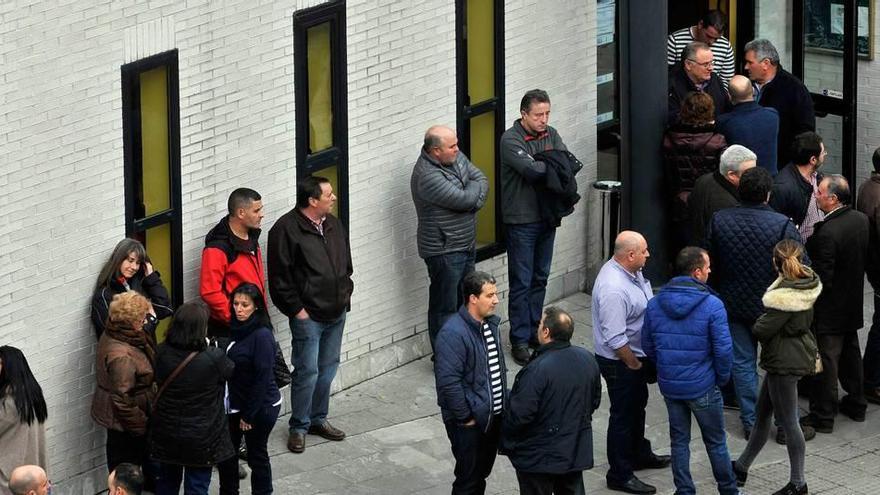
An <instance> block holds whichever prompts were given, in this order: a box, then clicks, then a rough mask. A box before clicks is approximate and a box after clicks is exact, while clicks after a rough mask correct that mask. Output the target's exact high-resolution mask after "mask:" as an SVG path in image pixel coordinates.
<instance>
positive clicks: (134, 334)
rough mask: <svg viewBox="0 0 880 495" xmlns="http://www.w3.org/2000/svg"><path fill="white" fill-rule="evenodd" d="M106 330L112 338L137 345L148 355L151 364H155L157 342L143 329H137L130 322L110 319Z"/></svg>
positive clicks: (133, 345)
mask: <svg viewBox="0 0 880 495" xmlns="http://www.w3.org/2000/svg"><path fill="white" fill-rule="evenodd" d="M104 332H105V333H106V334H107V335H108V336H110V337H111V338H114V339H116V340H118V341H120V342H125V343H126V344H128V345H130V346H132V347H137V348H138V349H140V350H141V351H143V353H144V354H146V355H147V359H148V360H149V361H150V365H153V364H155V362H156V343H155V342H154V341H153V339H151V338H150V336H149V335H148V334H147V333H146V332H144V331H143V330H135V329H134V327H132V326H131V324H130V323H128V322H120V321H113V320H108V321H107V328H106V329H104Z"/></svg>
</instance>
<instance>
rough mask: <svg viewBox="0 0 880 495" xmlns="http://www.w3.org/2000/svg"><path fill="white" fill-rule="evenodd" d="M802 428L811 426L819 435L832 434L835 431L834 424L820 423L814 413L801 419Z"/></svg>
mask: <svg viewBox="0 0 880 495" xmlns="http://www.w3.org/2000/svg"><path fill="white" fill-rule="evenodd" d="M800 423H801V428H803V427H805V426H809V427H811V428H813V430H814V431H817V432H819V433H832V432H833V431H834V422H833V421H831V422H824V423H822V422H820V421H819V420H818V419H817V418H816V416H815V415H813V413H810V414H807V415H806V416H803V417H801V419H800Z"/></svg>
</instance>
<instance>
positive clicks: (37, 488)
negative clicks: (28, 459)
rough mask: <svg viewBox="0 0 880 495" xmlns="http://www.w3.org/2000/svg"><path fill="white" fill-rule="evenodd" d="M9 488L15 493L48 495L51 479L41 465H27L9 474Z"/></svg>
mask: <svg viewBox="0 0 880 495" xmlns="http://www.w3.org/2000/svg"><path fill="white" fill-rule="evenodd" d="M9 490H10V491H11V492H12V493H13V495H30V494H36V495H46V493H48V491H49V479H48V477H47V476H46V471H44V470H43V468H41V467H40V466H33V465H25V466H19V467H17V468H15V469H13V470H12V473H10V475H9Z"/></svg>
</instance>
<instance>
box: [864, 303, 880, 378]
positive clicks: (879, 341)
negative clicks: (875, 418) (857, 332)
mask: <svg viewBox="0 0 880 495" xmlns="http://www.w3.org/2000/svg"><path fill="white" fill-rule="evenodd" d="M874 290H876V291H877V292H875V293H874V318H873V323H871V330H870V331H869V332H868V342H867V343H866V344H865V355H864V359H862V365H863V367H864V374H865V390H870V389H873V388H877V387H880V286H878V287H876V288H875V289H874Z"/></svg>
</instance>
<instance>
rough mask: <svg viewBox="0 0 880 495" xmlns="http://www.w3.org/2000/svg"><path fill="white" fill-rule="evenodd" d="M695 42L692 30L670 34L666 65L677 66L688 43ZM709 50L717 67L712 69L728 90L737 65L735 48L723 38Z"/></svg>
mask: <svg viewBox="0 0 880 495" xmlns="http://www.w3.org/2000/svg"><path fill="white" fill-rule="evenodd" d="M694 41H696V40H695V39H694V35H693V33H691V28H684V29H679V30H678V31H676V32H674V33H672V34H670V35H669V37H668V38H666V64H667V65H675V63H676V62H678V60H679V59H680V58H681V52H682V50H684V47H685V46H687V45H688V43H693V42H694ZM709 49H711V50H712V55H713V58H714V61H715V65H714V66H713V67H712V72H714V73H715V74H717V75H718V78H719V79H721V83H722V84H724V87H725V88H727V82H728V81H730V78H731V77H733V71H734V68H735V64H736V61H735V60H734V58H733V48H731V47H730V41H728V40H727V38H725V37H724V36H722V37H720V38H718V39H717V40H715V43H712V45H711V46H710V47H709Z"/></svg>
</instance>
